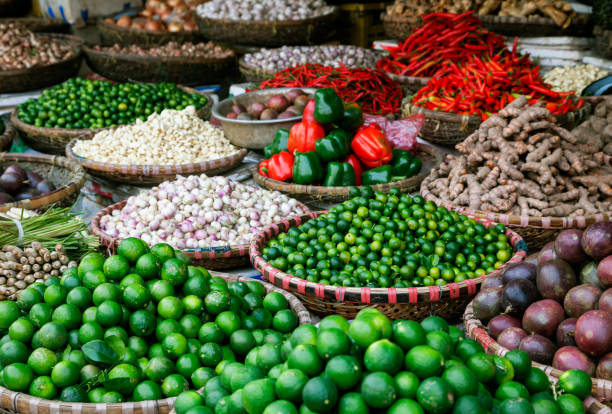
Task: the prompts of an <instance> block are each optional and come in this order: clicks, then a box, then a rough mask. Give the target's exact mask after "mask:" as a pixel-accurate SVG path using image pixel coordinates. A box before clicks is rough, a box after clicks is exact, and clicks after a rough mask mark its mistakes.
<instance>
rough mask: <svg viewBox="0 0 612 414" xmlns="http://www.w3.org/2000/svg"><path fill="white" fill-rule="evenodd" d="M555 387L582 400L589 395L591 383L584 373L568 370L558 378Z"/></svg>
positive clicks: (587, 375) (577, 370)
mask: <svg viewBox="0 0 612 414" xmlns="http://www.w3.org/2000/svg"><path fill="white" fill-rule="evenodd" d="M557 386H558V387H559V388H560V389H562V390H563V391H565V392H566V393H568V394H573V395H575V396H576V397H578V398H580V399H581V400H584V399H585V398H586V397H588V396H589V394H590V393H591V388H592V387H593V382H592V381H591V377H590V376H589V374H587V373H586V372H584V371H582V370H579V369H568V370H567V371H565V372H564V373H563V374H561V376H559V381H558V382H557Z"/></svg>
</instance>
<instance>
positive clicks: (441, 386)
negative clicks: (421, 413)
mask: <svg viewBox="0 0 612 414" xmlns="http://www.w3.org/2000/svg"><path fill="white" fill-rule="evenodd" d="M417 401H418V402H419V404H420V405H421V407H423V409H425V411H427V412H430V413H444V412H447V411H449V410H450V408H451V407H452V406H453V404H454V402H455V397H454V395H453V389H452V388H451V387H450V386H449V385H448V383H447V382H446V381H444V380H443V379H442V378H438V377H431V378H426V379H424V380H423V382H421V385H419V389H418V390H417Z"/></svg>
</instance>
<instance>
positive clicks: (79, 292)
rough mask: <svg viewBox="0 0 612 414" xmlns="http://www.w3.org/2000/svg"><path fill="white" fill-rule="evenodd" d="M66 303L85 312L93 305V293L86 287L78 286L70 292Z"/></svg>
mask: <svg viewBox="0 0 612 414" xmlns="http://www.w3.org/2000/svg"><path fill="white" fill-rule="evenodd" d="M66 303H67V304H69V305H74V306H76V307H77V308H78V309H79V310H81V311H83V310H85V309H87V307H89V306H90V305H91V303H92V294H91V291H90V290H89V289H87V288H86V287H84V286H77V287H75V288H73V289H71V290H70V291H69V292H68V295H67V296H66Z"/></svg>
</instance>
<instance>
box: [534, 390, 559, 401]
mask: <svg viewBox="0 0 612 414" xmlns="http://www.w3.org/2000/svg"><path fill="white" fill-rule="evenodd" d="M539 400H551V401H555V397H554V395H553V394H552V390H547V391H540V392H536V393H534V394H531V402H534V401H539Z"/></svg>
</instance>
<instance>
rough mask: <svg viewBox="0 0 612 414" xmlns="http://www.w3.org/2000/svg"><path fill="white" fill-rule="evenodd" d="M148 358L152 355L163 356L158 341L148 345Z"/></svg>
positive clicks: (162, 350)
mask: <svg viewBox="0 0 612 414" xmlns="http://www.w3.org/2000/svg"><path fill="white" fill-rule="evenodd" d="M147 356H148V357H149V358H153V357H165V356H166V354H164V349H163V348H162V346H161V344H160V343H155V344H153V345H151V346H150V347H149V352H148V354H147Z"/></svg>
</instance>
